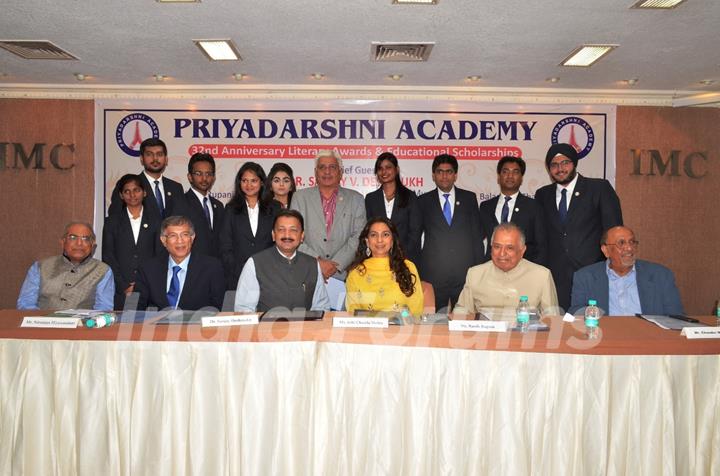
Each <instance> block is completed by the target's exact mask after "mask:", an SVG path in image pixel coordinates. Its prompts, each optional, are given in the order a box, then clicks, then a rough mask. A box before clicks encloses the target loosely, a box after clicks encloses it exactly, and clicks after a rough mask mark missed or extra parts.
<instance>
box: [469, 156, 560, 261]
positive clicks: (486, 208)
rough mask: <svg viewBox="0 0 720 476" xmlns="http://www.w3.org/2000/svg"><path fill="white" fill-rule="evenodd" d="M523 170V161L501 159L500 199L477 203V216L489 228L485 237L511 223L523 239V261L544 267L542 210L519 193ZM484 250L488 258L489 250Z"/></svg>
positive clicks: (498, 175)
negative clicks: (503, 224)
mask: <svg viewBox="0 0 720 476" xmlns="http://www.w3.org/2000/svg"><path fill="white" fill-rule="evenodd" d="M525 168H526V165H525V161H524V160H523V159H522V158H521V157H513V156H511V155H506V156H505V157H503V158H501V159H500V160H499V161H498V164H497V183H498V185H500V195H498V196H497V197H494V198H491V199H490V200H485V201H484V202H482V203H480V213H481V214H482V215H483V223H484V224H485V225H486V226H488V227H489V229H487V230H485V236H490V235H492V231H493V230H494V229H495V227H496V226H497V225H499V224H500V223H507V222H513V223H515V224H516V225H517V226H518V227H520V229H521V230H522V231H523V234H524V235H525V246H526V247H527V251H526V252H525V259H526V260H528V261H532V262H533V263H536V264H540V265H545V262H546V260H547V256H546V254H547V251H546V250H547V241H546V237H545V222H544V221H543V212H542V209H540V207H539V206H538V204H537V203H535V200H533V199H532V198H530V197H528V196H526V195H523V194H522V193H520V186H521V185H522V182H523V176H524V175H525ZM487 248H488V250H487V254H488V257H489V255H490V248H491V247H490V246H488V247H487Z"/></svg>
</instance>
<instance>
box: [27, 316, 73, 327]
mask: <svg viewBox="0 0 720 476" xmlns="http://www.w3.org/2000/svg"><path fill="white" fill-rule="evenodd" d="M79 325H80V318H79V317H36V316H26V317H23V320H22V323H21V324H20V327H43V328H49V329H74V328H76V327H77V326H79Z"/></svg>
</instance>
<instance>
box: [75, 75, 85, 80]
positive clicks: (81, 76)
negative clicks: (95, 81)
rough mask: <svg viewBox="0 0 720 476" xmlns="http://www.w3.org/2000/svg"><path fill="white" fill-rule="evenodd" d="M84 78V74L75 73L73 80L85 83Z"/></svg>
mask: <svg viewBox="0 0 720 476" xmlns="http://www.w3.org/2000/svg"><path fill="white" fill-rule="evenodd" d="M85 78H87V76H85V75H84V74H82V73H75V79H77V80H78V81H85Z"/></svg>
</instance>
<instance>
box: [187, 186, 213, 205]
mask: <svg viewBox="0 0 720 476" xmlns="http://www.w3.org/2000/svg"><path fill="white" fill-rule="evenodd" d="M190 190H192V191H193V193H194V194H195V196H196V197H197V198H198V200H200V203H202V202H203V198H205V197H207V199H208V202H209V201H210V194H209V193H208V194H207V195H203V194H202V193H200V192H198V191H197V190H195V188H194V187H192V186H191V187H190Z"/></svg>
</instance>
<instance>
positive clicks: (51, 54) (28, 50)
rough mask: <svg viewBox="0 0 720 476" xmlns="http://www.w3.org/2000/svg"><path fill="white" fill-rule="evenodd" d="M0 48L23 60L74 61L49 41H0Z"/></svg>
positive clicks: (68, 54) (71, 56) (69, 55)
mask: <svg viewBox="0 0 720 476" xmlns="http://www.w3.org/2000/svg"><path fill="white" fill-rule="evenodd" d="M0 48H3V49H6V50H8V51H9V52H10V53H13V54H16V55H18V56H19V57H21V58H25V59H40V60H76V59H77V58H76V57H75V56H73V55H71V54H70V53H68V52H67V51H65V50H63V49H60V48H59V47H58V46H55V45H54V44H52V43H51V42H49V41H27V40H0Z"/></svg>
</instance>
